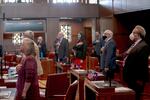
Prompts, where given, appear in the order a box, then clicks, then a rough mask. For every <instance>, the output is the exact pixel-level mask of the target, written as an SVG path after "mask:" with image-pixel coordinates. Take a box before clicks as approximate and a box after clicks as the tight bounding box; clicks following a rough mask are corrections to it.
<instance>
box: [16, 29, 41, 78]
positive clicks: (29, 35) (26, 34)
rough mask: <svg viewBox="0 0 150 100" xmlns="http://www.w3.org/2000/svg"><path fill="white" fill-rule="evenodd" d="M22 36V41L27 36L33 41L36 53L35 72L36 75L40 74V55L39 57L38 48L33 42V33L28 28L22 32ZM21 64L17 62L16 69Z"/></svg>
mask: <svg viewBox="0 0 150 100" xmlns="http://www.w3.org/2000/svg"><path fill="white" fill-rule="evenodd" d="M23 37H24V38H23V41H24V39H26V38H28V39H31V40H32V41H33V43H34V47H35V49H34V50H35V53H36V55H35V59H36V61H37V73H38V76H40V75H42V74H43V68H42V65H41V61H40V57H39V48H38V46H37V44H36V43H35V42H34V33H33V32H32V31H30V30H27V31H25V32H24V34H23ZM23 57H24V55H23ZM23 57H22V58H23ZM21 62H22V61H21ZM21 66H22V65H21V63H20V64H18V65H17V66H16V70H17V71H19V70H20V68H21Z"/></svg>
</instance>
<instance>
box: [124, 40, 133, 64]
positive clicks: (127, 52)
mask: <svg viewBox="0 0 150 100" xmlns="http://www.w3.org/2000/svg"><path fill="white" fill-rule="evenodd" d="M134 46H135V44H134V43H133V44H132V45H131V46H130V48H129V49H128V50H127V51H126V52H125V53H126V57H125V58H124V60H123V66H124V65H125V61H126V59H127V57H128V55H129V53H130V52H131V50H132V49H133V47H134Z"/></svg>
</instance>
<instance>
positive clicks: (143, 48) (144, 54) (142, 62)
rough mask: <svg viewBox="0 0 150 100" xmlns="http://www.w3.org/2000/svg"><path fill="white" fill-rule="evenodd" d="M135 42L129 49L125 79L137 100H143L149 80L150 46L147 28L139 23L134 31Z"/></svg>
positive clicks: (124, 69) (124, 73)
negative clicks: (149, 58) (149, 57)
mask: <svg viewBox="0 0 150 100" xmlns="http://www.w3.org/2000/svg"><path fill="white" fill-rule="evenodd" d="M131 34H132V35H133V38H132V41H133V42H134V44H133V45H132V46H131V47H130V48H129V49H128V50H127V51H128V52H127V53H128V54H127V57H126V59H125V65H124V68H123V79H124V81H125V82H126V83H127V85H128V87H129V88H131V89H133V90H134V91H135V92H136V100H141V99H140V97H141V93H142V92H143V90H144V86H145V83H146V82H147V81H148V76H149V75H148V56H149V47H148V45H147V44H146V43H145V41H144V37H145V35H146V32H145V29H144V28H143V27H142V26H140V25H137V26H136V27H135V28H134V29H133V31H132V33H131Z"/></svg>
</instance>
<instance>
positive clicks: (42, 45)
mask: <svg viewBox="0 0 150 100" xmlns="http://www.w3.org/2000/svg"><path fill="white" fill-rule="evenodd" d="M37 45H38V47H39V51H40V52H39V53H40V57H46V52H47V50H46V44H45V43H44V42H42V43H38V44H37Z"/></svg>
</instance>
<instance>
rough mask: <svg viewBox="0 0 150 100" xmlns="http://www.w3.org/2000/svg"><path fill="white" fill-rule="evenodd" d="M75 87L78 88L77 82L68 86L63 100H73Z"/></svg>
mask: <svg viewBox="0 0 150 100" xmlns="http://www.w3.org/2000/svg"><path fill="white" fill-rule="evenodd" d="M77 87H78V81H77V80H75V81H74V82H73V83H72V84H70V86H69V88H68V90H67V92H66V97H65V99H64V100H75V97H76V92H77Z"/></svg>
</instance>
